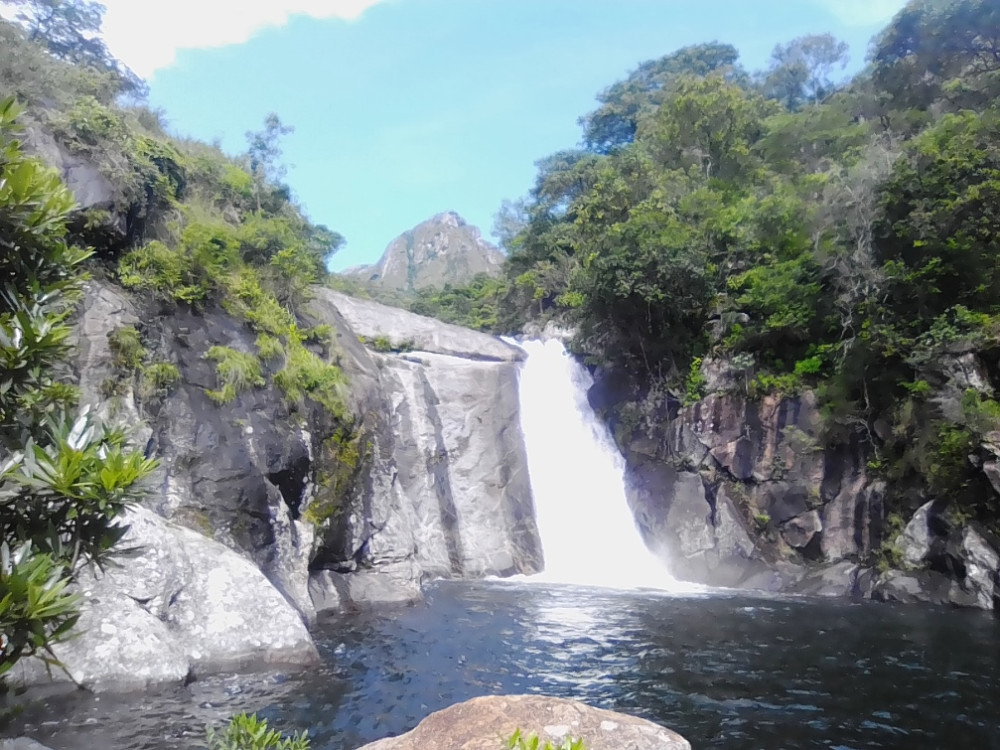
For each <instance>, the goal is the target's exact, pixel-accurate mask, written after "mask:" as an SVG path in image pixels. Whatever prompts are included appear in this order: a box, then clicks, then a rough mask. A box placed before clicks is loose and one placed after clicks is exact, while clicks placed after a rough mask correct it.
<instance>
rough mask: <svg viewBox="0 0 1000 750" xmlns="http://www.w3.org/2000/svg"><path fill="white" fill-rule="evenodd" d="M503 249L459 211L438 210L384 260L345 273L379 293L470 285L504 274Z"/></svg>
mask: <svg viewBox="0 0 1000 750" xmlns="http://www.w3.org/2000/svg"><path fill="white" fill-rule="evenodd" d="M503 260H504V257H503V253H501V252H500V251H499V250H498V249H497V248H496V247H494V246H493V245H491V244H490V243H488V242H486V241H485V240H484V239H483V238H482V235H481V233H480V231H479V229H477V228H476V227H474V226H472V225H471V224H468V223H466V221H465V219H463V218H462V217H461V216H459V215H458V214H457V213H455V212H454V211H446V212H444V213H440V214H437V215H436V216H433V217H432V218H430V219H428V220H427V221H424V222H421V223H420V224H418V225H417V226H415V227H413V229H410V230H407V231H406V232H403V233H402V234H401V235H399V237H397V238H396V239H394V240H393V241H392V242H390V243H389V245H388V246H387V247H386V249H385V252H384V253H382V257H381V258H380V259H379V261H378V263H376V264H374V265H371V266H361V267H359V268H353V269H351V270H349V271H346V272H344V274H343V275H345V276H348V277H351V278H355V279H357V280H359V281H362V282H366V283H367V284H368V285H369V286H370V287H372V288H373V289H375V290H378V291H383V292H385V291H388V292H404V293H412V292H415V291H417V290H420V289H429V288H441V287H444V286H445V285H446V284H452V285H457V284H467V283H469V282H470V281H472V280H473V279H474V278H475V277H476V276H478V275H480V274H485V275H486V276H491V277H494V276H499V275H500V273H501V269H502V267H503Z"/></svg>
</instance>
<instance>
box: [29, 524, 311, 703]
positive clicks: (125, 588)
mask: <svg viewBox="0 0 1000 750" xmlns="http://www.w3.org/2000/svg"><path fill="white" fill-rule="evenodd" d="M124 522H125V523H127V524H129V527H130V528H129V531H128V533H127V534H126V535H125V538H124V539H123V540H122V543H121V546H120V549H121V550H122V552H120V553H119V554H117V555H116V556H115V557H114V558H113V559H112V560H111V561H110V562H109V564H108V565H106V566H105V569H104V571H103V572H102V571H99V570H93V571H91V570H89V569H84V570H83V571H82V572H81V574H80V576H79V578H78V581H79V588H80V591H81V593H82V595H83V606H82V608H81V609H82V612H83V615H82V617H81V620H80V622H79V624H78V626H77V632H78V635H77V637H75V638H73V639H71V640H69V641H67V642H65V643H63V644H60V645H58V646H56V647H55V653H56V656H57V657H58V658H59V660H60V661H61V662H62V663H63V664H64V665H65V667H66V669H67V670H68V671H69V673H70V674H71V675H72V677H73V679H74V681H76V682H77V683H80V684H82V685H84V686H86V687H89V688H92V689H97V690H108V689H114V690H121V689H130V688H136V687H138V688H143V687H146V686H149V685H153V684H158V683H165V682H183V681H184V680H186V679H189V678H190V677H192V676H195V675H197V674H198V673H200V672H203V671H205V672H208V671H219V670H229V669H242V668H248V667H258V666H259V665H261V664H286V665H289V664H291V665H303V664H310V663H312V662H313V661H315V660H316V659H317V658H318V657H317V653H316V649H315V647H314V646H313V643H312V639H311V637H310V636H309V632H308V631H307V630H306V627H305V625H304V624H303V622H302V619H301V617H300V616H299V614H298V612H296V610H295V609H294V608H293V607H292V606H291V605H290V604H289V603H288V602H287V601H286V600H285V598H284V597H282V596H281V594H279V593H278V592H277V590H275V589H274V587H273V586H271V584H270V583H269V582H268V580H267V579H266V578H265V577H264V576H263V575H262V574H261V572H260V571H259V570H258V569H257V567H256V566H254V565H253V564H252V563H251V562H250V561H249V560H246V559H245V558H243V557H241V556H240V555H237V554H236V553H234V552H232V551H230V550H228V549H226V548H225V547H224V546H222V545H221V544H219V543H218V542H214V541H212V540H211V539H208V538H207V537H205V536H203V535H201V534H198V533H196V532H193V531H190V530H188V529H184V528H181V527H179V526H175V525H173V524H170V523H169V522H167V521H165V520H164V519H163V518H161V517H160V516H158V515H156V514H155V513H153V512H151V511H149V510H145V509H142V508H137V509H135V510H133V511H130V512H128V513H127V514H126V517H125V518H124ZM18 670H19V672H20V674H16V675H15V677H16V679H17V680H18V681H20V682H22V683H29V684H30V683H36V682H41V681H42V680H44V679H45V677H46V675H45V670H44V668H43V667H42V666H41V664H40V663H39V662H35V663H32V661H31V660H26V661H23V662H19V663H18V665H17V666H15V671H18ZM52 676H53V678H55V679H56V680H66V679H68V678H67V676H66V674H65V673H64V672H63V671H61V670H53V671H52Z"/></svg>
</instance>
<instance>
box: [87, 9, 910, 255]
mask: <svg viewBox="0 0 1000 750" xmlns="http://www.w3.org/2000/svg"><path fill="white" fill-rule="evenodd" d="M126 2H127V3H129V4H130V5H131V7H132V8H135V7H136V5H138V4H136V3H135V0H108V2H107V4H108V6H109V13H108V19H107V20H108V40H109V44H110V46H111V47H112V49H113V50H114V51H116V52H118V54H119V55H120V56H121V57H123V58H124V59H125V60H126V62H130V63H131V64H132V65H133V67H135V68H136V69H137V70H139V71H140V72H141V73H143V74H145V75H147V76H149V81H150V100H151V103H152V104H153V105H154V106H158V107H162V108H163V109H165V110H166V113H167V118H168V121H169V123H170V127H171V129H172V131H174V132H175V133H177V134H180V135H190V136H195V137H198V138H201V139H205V140H213V139H219V140H220V141H221V143H222V145H223V147H224V148H225V149H226V150H227V151H229V152H233V153H235V152H239V151H242V150H243V149H244V147H245V141H244V133H245V131H247V130H249V129H257V128H259V127H260V125H261V123H262V121H263V119H264V116H265V115H266V114H267V113H268V112H270V111H275V112H277V113H278V114H279V115H280V116H281V118H282V120H283V121H284V122H286V123H287V124H290V125H292V126H294V127H295V132H294V133H293V134H292V135H290V136H287V137H286V138H285V140H284V146H285V161H286V162H287V163H288V165H289V171H288V175H287V182H288V183H289V184H290V185H291V187H292V189H293V191H294V193H295V195H296V197H297V199H298V200H299V201H300V202H301V203H302V204H303V206H304V207H305V209H306V211H307V213H308V215H309V216H310V218H311V219H312V220H313V221H315V222H318V223H322V224H326V225H327V226H329V227H330V228H332V229H335V230H337V231H339V232H340V233H342V234H343V235H344V236H345V237H346V238H347V242H348V244H347V246H346V247H345V248H344V249H343V250H342V251H341V252H340V253H338V255H337V256H336V257H335V259H334V263H333V267H334V269H342V268H344V267H346V266H351V265H355V264H359V263H368V262H373V261H374V260H376V259H377V258H378V257H379V255H380V254H381V253H382V250H383V249H384V247H385V245H386V244H387V243H388V242H389V241H390V240H391V239H392V238H393V237H395V236H396V235H398V234H399V233H400V232H402V231H404V230H406V229H408V228H410V227H411V226H413V225H414V224H416V223H419V222H420V221H422V220H423V219H426V218H428V217H429V216H431V215H433V214H435V213H438V212H441V211H445V210H455V211H458V212H459V213H460V214H461V215H462V216H464V217H465V218H466V219H467V220H468V221H470V222H472V223H473V224H476V225H478V226H480V228H482V229H483V231H484V234H487V235H488V234H489V230H490V227H491V224H492V217H493V214H494V213H495V211H496V210H497V208H498V207H499V205H500V202H501V200H503V199H504V198H516V197H519V196H521V195H523V194H524V193H526V192H527V190H528V189H529V188H530V187H531V185H532V182H533V179H534V175H535V167H534V162H535V161H536V160H537V159H539V158H541V157H543V156H546V155H547V154H550V153H552V152H553V151H556V150H559V149H562V148H568V147H571V146H573V145H575V144H576V143H577V142H578V140H579V137H580V130H579V126H578V125H577V118H578V117H579V116H580V115H582V114H584V113H585V112H587V111H588V110H590V109H592V108H593V106H594V97H595V95H596V94H597V92H598V91H600V90H601V89H602V88H604V87H605V86H607V85H609V84H611V83H612V82H614V81H616V80H618V79H620V78H622V77H624V76H625V75H626V74H627V73H628V71H629V70H631V69H632V68H634V67H635V66H636V65H637V64H638V63H639V62H641V61H643V60H646V59H650V58H654V57H658V56H660V55H663V54H665V53H667V52H670V51H672V50H674V49H676V48H678V47H681V46H684V45H686V44H694V43H699V42H706V41H712V40H718V41H721V42H729V43H731V44H733V45H735V46H736V47H737V48H738V49H739V50H740V51H741V53H742V59H743V62H744V64H745V65H746V66H747V67H748V68H749V69H751V70H753V69H758V68H761V67H763V66H764V65H765V64H766V62H767V59H768V57H769V55H770V52H771V50H772V48H773V47H774V45H775V44H776V43H778V42H784V41H788V40H790V39H793V38H795V37H797V36H801V35H803V34H808V33H820V32H825V31H830V32H832V33H833V34H834V35H835V36H837V37H839V38H841V39H843V40H844V41H846V42H848V43H849V45H850V49H851V63H850V65H849V66H848V69H847V71H846V72H848V73H849V72H853V71H855V70H858V69H859V68H860V67H862V66H863V64H864V55H865V50H866V47H867V43H868V41H869V39H870V38H871V36H872V35H873V34H874V33H875V32H876V31H878V30H879V29H880V28H881V27H882V26H884V24H885V22H886V21H888V19H889V18H890V17H891V16H892V14H893V13H894V12H895V11H896V10H898V9H899V8H900V7H901V6H902V4H903V2H902V0H868V1H867V2H863V1H861V0H698V1H697V2H691V1H688V0H617V1H612V0H383V1H382V2H379V1H378V0H287V2H286V3H285V5H284V6H283V5H282V3H280V2H262V3H255V2H254V0H241V1H239V2H234V0H201V2H198V1H197V0H172V1H168V0H164V5H163V10H162V13H163V15H162V20H161V21H160V22H159V23H157V22H156V21H155V19H154V21H153V22H154V23H157V28H161V29H162V33H161V35H160V36H159V39H160V42H159V44H160V46H159V47H157V46H155V45H153V46H150V45H143V44H142V43H139V44H136V43H135V36H134V35H131V34H128V33H127V31H128V23H129V19H128V18H127V14H126V10H125V9H124V8H125V7H126V6H125V5H124V4H123V3H126ZM146 2H149V3H150V5H148V6H145V8H146V10H147V11H150V9H152V8H153V6H154V5H156V4H157V3H158V2H159V0H144V3H146ZM184 5H187V6H189V7H187V8H182V7H181V6H184ZM368 6H370V7H368ZM170 9H172V10H170ZM290 11H299V13H294V12H290ZM188 14H193V15H188ZM255 14H256V15H255ZM345 17H346V18H345ZM178 18H181V19H182V23H179V24H176V28H175V25H172V22H173V21H176V20H177V19H178ZM199 18H200V19H201V22H200V23H199ZM149 22H150V20H149V17H148V16H147V19H146V20H145V23H149ZM192 27H193V29H194V31H192V30H191V29H192ZM185 35H186V36H185ZM146 38H147V39H148V38H149V37H148V30H147V32H146ZM126 40H132V44H131V46H130V45H129V44H128V43H127V42H126Z"/></svg>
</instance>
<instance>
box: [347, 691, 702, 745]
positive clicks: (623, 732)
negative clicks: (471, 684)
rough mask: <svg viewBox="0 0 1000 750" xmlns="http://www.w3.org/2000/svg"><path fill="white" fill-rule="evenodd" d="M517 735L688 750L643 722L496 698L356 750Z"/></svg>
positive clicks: (536, 700) (541, 700)
mask: <svg viewBox="0 0 1000 750" xmlns="http://www.w3.org/2000/svg"><path fill="white" fill-rule="evenodd" d="M517 730H520V732H521V736H522V737H524V738H525V739H527V738H528V737H530V736H531V735H537V737H538V739H539V741H540V744H544V743H545V742H547V741H548V742H552V744H553V745H557V746H558V745H559V744H561V743H562V742H563V740H564V739H565V738H572V739H574V740H576V739H582V740H583V746H584V747H585V748H587V750H621V749H622V748H630V750H690V748H691V745H690V744H689V743H688V741H687V740H685V739H684V738H683V737H681V736H680V735H679V734H677V733H676V732H672V731H670V730H669V729H665V728H663V727H661V726H659V725H658V724H654V723H653V722H651V721H646V720H645V719H639V718H636V717H634V716H628V715H627V714H621V713H617V712H615V711H606V710H604V709H600V708H592V707H591V706H588V705H586V704H584V703H579V702H577V701H571V700H566V699H564V698H548V697H545V696H540V695H499V696H489V697H484V698H473V699H472V700H469V701H466V702H465V703H459V704H456V705H454V706H451V707H449V708H446V709H444V710H443V711H438V712H436V713H433V714H431V715H430V716H428V717H427V718H426V719H424V720H423V721H421V722H420V723H419V724H418V725H417V727H416V729H413V730H412V731H410V732H407V733H406V734H403V735H400V736H399V737H390V738H387V739H384V740H378V741H377V742H372V743H369V744H367V745H365V746H364V747H363V748H361V750H416V749H417V748H442V749H443V748H448V750H496V748H497V747H502V746H503V745H504V744H505V741H506V740H507V738H508V737H510V736H511V735H513V734H514V732H515V731H517Z"/></svg>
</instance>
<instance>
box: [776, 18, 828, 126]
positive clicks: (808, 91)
mask: <svg viewBox="0 0 1000 750" xmlns="http://www.w3.org/2000/svg"><path fill="white" fill-rule="evenodd" d="M846 65H847V44H845V43H844V42H840V41H837V39H835V38H834V37H833V35H832V34H811V35H809V36H803V37H799V38H798V39H794V40H792V41H791V42H789V43H788V44H779V45H777V46H775V48H774V51H773V52H772V53H771V67H770V68H769V70H768V72H767V75H766V78H765V79H764V90H765V91H766V92H767V95H768V96H769V97H771V98H772V99H777V100H778V101H780V102H782V103H783V104H784V105H785V106H786V107H787V108H788V109H789V110H791V111H793V112H794V111H795V110H797V109H800V108H801V107H802V105H803V104H806V103H812V104H815V103H817V102H819V101H820V100H821V99H823V98H825V97H826V96H828V95H829V94H830V93H831V92H832V91H833V89H834V82H833V80H832V78H831V75H832V74H833V71H834V70H835V69H838V68H839V69H841V70H843V68H844V67H845V66H846Z"/></svg>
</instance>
